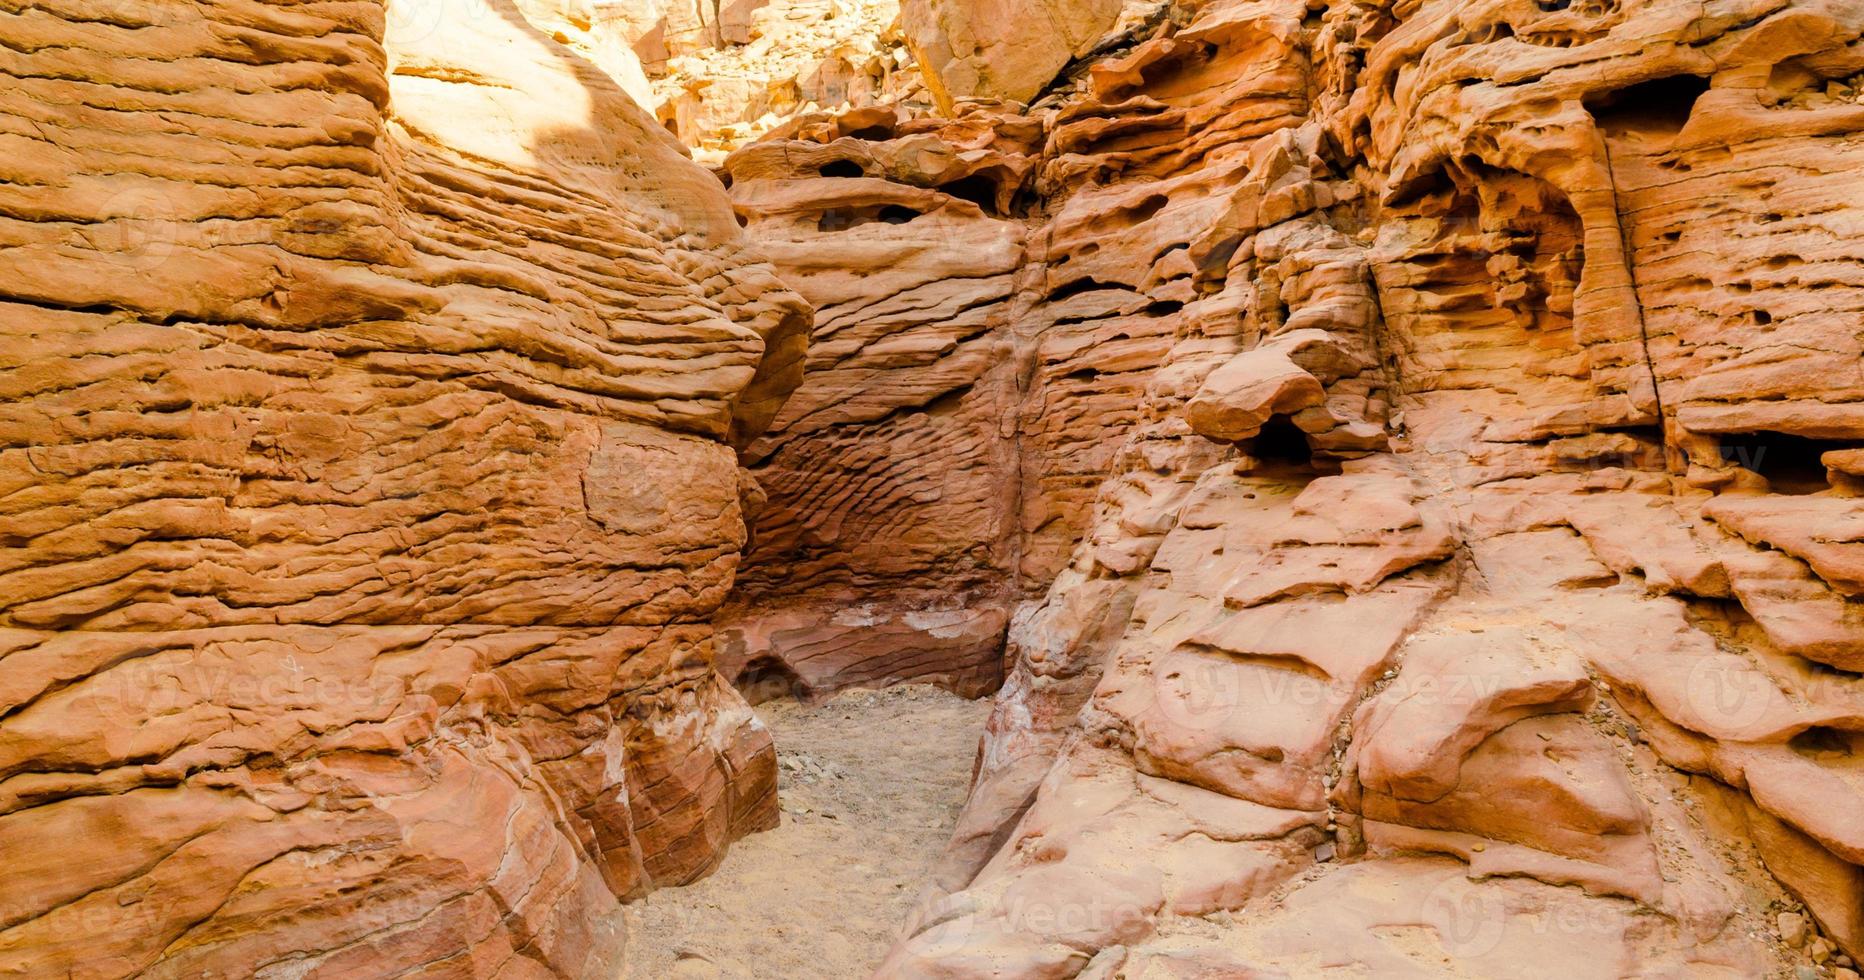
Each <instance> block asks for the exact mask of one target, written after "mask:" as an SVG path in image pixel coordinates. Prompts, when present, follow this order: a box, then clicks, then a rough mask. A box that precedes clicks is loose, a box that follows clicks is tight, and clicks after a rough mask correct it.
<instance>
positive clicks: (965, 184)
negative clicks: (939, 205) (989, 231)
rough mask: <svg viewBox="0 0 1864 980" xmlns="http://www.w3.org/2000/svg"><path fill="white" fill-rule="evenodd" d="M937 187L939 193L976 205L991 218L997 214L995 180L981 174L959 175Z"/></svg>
mask: <svg viewBox="0 0 1864 980" xmlns="http://www.w3.org/2000/svg"><path fill="white" fill-rule="evenodd" d="M938 189H939V191H940V192H941V193H945V194H950V195H951V196H952V197H955V198H958V199H959V200H961V201H969V202H971V203H972V204H975V205H977V206H978V207H979V208H981V209H982V210H983V212H984V213H985V214H987V215H990V216H991V217H993V218H994V217H996V216H997V182H996V181H994V180H991V179H990V178H989V177H986V176H984V175H983V174H972V175H971V176H969V177H960V178H958V179H957V180H954V181H951V182H950V183H945V184H940V185H939V186H938Z"/></svg>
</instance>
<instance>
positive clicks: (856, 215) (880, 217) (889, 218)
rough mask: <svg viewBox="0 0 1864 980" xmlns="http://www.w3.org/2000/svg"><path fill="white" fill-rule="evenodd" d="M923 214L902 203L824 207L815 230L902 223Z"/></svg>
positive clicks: (843, 229)
mask: <svg viewBox="0 0 1864 980" xmlns="http://www.w3.org/2000/svg"><path fill="white" fill-rule="evenodd" d="M923 214H925V212H924V211H919V210H916V209H914V208H909V207H906V206H905V205H902V204H884V205H881V206H880V207H877V208H875V207H865V208H824V209H823V210H822V215H821V217H819V218H817V219H816V230H817V231H846V230H848V229H849V228H853V227H855V226H857V225H865V224H872V223H873V222H876V221H878V222H881V223H883V224H889V225H903V224H906V223H907V222H909V221H912V220H913V219H914V218H918V217H920V216H921V215H923Z"/></svg>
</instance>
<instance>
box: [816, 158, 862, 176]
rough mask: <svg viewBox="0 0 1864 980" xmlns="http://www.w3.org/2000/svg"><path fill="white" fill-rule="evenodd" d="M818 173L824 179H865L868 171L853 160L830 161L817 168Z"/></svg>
mask: <svg viewBox="0 0 1864 980" xmlns="http://www.w3.org/2000/svg"><path fill="white" fill-rule="evenodd" d="M816 173H818V174H820V175H822V176H824V177H865V176H867V171H866V170H864V169H862V167H861V165H860V164H858V163H855V162H854V161H853V160H830V161H829V162H827V163H825V164H823V165H821V166H820V167H817V168H816Z"/></svg>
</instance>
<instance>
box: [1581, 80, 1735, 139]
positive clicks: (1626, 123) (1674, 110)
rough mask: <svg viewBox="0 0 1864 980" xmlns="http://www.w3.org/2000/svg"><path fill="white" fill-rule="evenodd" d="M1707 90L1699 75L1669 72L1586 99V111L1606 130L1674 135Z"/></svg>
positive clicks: (1705, 83)
mask: <svg viewBox="0 0 1864 980" xmlns="http://www.w3.org/2000/svg"><path fill="white" fill-rule="evenodd" d="M1708 90H1709V80H1708V79H1707V78H1704V77H1703V76H1701V75H1670V76H1668V77H1665V78H1657V79H1652V80H1651V81H1648V82H1639V83H1637V84H1636V85H1627V86H1625V87H1624V88H1620V89H1612V90H1611V91H1609V92H1597V93H1594V94H1592V95H1589V96H1587V97H1586V99H1585V106H1586V111H1587V112H1590V113H1592V119H1593V121H1594V122H1596V123H1598V126H1599V128H1600V129H1603V130H1605V131H1606V132H1608V133H1629V132H1639V133H1648V134H1653V135H1660V136H1669V135H1674V134H1676V133H1679V132H1681V131H1682V129H1683V127H1684V126H1685V125H1687V124H1688V123H1689V117H1690V114H1691V113H1693V112H1694V111H1695V109H1696V100H1697V99H1700V98H1702V95H1703V93H1705V92H1707V91H1708Z"/></svg>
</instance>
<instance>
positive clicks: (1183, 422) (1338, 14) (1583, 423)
mask: <svg viewBox="0 0 1864 980" xmlns="http://www.w3.org/2000/svg"><path fill="white" fill-rule="evenodd" d="M957 6H958V7H962V6H963V5H957ZM986 6H987V5H976V4H973V5H971V6H969V7H963V9H962V12H963V13H965V14H966V15H968V19H967V21H966V23H967V24H968V25H969V27H968V28H967V29H969V30H989V31H994V32H996V33H997V34H999V35H1002V36H1009V35H1011V34H1013V33H1015V34H1019V35H1020V34H1021V33H1023V28H1024V26H1025V25H1024V24H1022V23H1020V22H1017V21H1015V20H1014V19H1010V18H995V17H994V16H993V15H991V13H990V12H989V11H987V10H986ZM992 9H994V8H992ZM1147 23H1150V24H1152V25H1153V26H1150V27H1144V28H1143V29H1141V30H1137V31H1136V32H1135V34H1134V36H1133V37H1132V38H1131V39H1129V40H1128V41H1125V42H1117V43H1112V44H1108V45H1104V46H1103V50H1102V53H1100V54H1097V55H1095V56H1093V57H1092V58H1090V59H1089V60H1088V61H1086V62H1085V63H1077V64H1076V65H1075V66H1074V67H1073V68H1071V69H1069V72H1068V73H1067V74H1066V75H1065V76H1063V77H1060V78H1056V77H1055V76H1054V71H1055V69H1043V71H1045V72H1047V73H1048V74H1047V75H1045V76H1044V77H1042V78H1041V79H1040V81H1039V83H1038V84H1037V85H1036V86H1035V87H1034V88H1033V89H1030V90H1029V94H1028V95H1022V96H1015V95H1012V96H1011V97H1012V98H1028V97H1030V95H1033V94H1034V93H1036V92H1039V91H1042V90H1043V89H1044V88H1045V87H1046V88H1047V90H1048V94H1046V95H1043V96H1041V97H1040V98H1039V99H1038V100H1037V101H1036V102H1035V103H1034V104H1033V105H1031V106H1027V107H1024V106H1016V105H1004V104H994V105H993V104H985V103H970V104H966V103H964V102H963V100H962V99H958V98H954V99H953V104H954V106H955V110H954V113H953V114H951V115H948V116H947V117H943V118H921V117H916V116H913V115H911V114H909V113H904V112H902V113H898V114H894V113H888V114H887V115H886V116H885V117H884V118H883V117H881V116H879V115H877V114H874V113H867V114H862V113H849V114H844V115H842V116H840V117H836V118H810V119H804V120H799V121H797V122H796V123H794V124H792V125H790V126H787V127H783V128H780V129H778V130H777V131H775V132H773V133H772V134H771V135H770V136H769V137H767V138H766V140H765V141H764V142H762V143H758V144H753V145H752V146H750V147H748V148H746V149H743V150H740V151H739V152H738V153H737V154H736V155H734V157H732V158H731V160H729V161H728V162H727V165H726V170H727V172H728V173H729V175H730V176H731V178H732V186H731V192H732V196H733V200H734V202H735V204H736V206H737V210H738V213H739V216H740V218H741V219H742V220H744V221H745V223H746V225H747V228H748V230H749V231H750V233H751V234H752V236H753V237H754V238H756V239H757V240H759V241H760V242H764V243H767V244H768V246H769V247H770V248H771V250H772V253H773V258H774V260H775V261H776V263H777V265H778V267H779V269H780V270H781V271H782V274H783V275H785V276H786V277H787V278H788V279H789V280H790V281H792V282H793V283H794V284H795V285H796V287H797V288H798V290H799V291H801V292H803V293H804V294H805V295H807V296H808V297H809V298H810V299H811V300H812V302H814V303H815V304H816V305H817V306H818V307H819V308H820V309H821V310H822V311H823V315H822V317H821V318H819V319H818V321H817V326H816V329H815V338H814V346H813V347H812V349H811V353H810V355H809V370H808V371H807V372H806V374H805V380H804V382H803V385H802V387H801V388H800V389H799V390H798V392H797V394H796V396H795V397H794V398H793V399H792V400H791V401H790V403H789V404H788V405H786V406H785V408H784V409H783V410H782V411H781V412H779V413H778V416H777V417H776V419H775V420H774V422H773V424H772V425H771V426H770V428H769V429H768V430H766V431H765V433H764V434H763V435H762V437H761V438H760V439H759V440H756V441H754V442H752V443H750V444H749V445H748V448H747V454H746V463H747V465H748V466H749V467H750V469H751V471H752V472H753V473H754V474H756V476H757V479H758V481H759V483H760V485H761V492H760V493H759V495H758V499H759V501H760V502H761V506H762V509H761V511H760V512H759V514H758V515H757V517H756V518H755V520H754V522H753V523H754V527H755V529H756V530H755V534H754V537H755V540H754V542H753V545H752V553H753V556H754V557H753V559H752V562H751V571H750V572H749V573H748V578H747V587H748V588H747V592H746V593H745V594H744V596H745V598H746V599H747V603H746V605H744V606H742V607H739V606H737V605H736V604H735V603H734V606H733V607H732V609H731V610H730V611H729V616H728V619H727V622H728V623H729V624H730V625H729V626H728V629H729V630H731V632H730V633H729V634H728V635H729V636H730V640H729V642H728V646H730V647H731V649H732V650H733V653H732V654H731V655H730V657H729V658H728V659H729V660H730V661H731V669H733V670H738V669H740V665H741V664H745V663H748V664H750V665H751V670H750V673H751V675H752V679H753V680H756V681H764V680H769V679H771V678H777V679H779V680H781V681H783V682H784V683H787V684H791V685H795V684H797V683H799V682H800V683H801V685H802V686H803V687H805V688H810V689H814V688H816V687H819V686H823V685H827V686H833V684H834V683H836V681H835V678H836V677H838V676H855V675H857V674H859V672H860V671H862V670H869V669H872V670H875V671H876V672H877V673H878V674H880V675H884V676H895V675H898V674H911V673H914V672H919V673H924V674H932V675H940V674H941V673H942V674H943V675H946V676H947V677H949V676H960V675H962V676H973V675H975V674H976V673H977V672H979V671H982V670H983V669H984V664H985V661H984V659H983V657H982V655H981V654H977V655H974V654H972V653H970V652H969V651H970V650H972V649H973V648H972V647H971V646H969V645H968V644H969V643H970V642H971V641H970V640H969V639H968V638H960V637H958V636H957V634H956V633H955V632H953V633H952V634H951V636H949V637H948V638H947V639H946V640H945V641H944V642H945V644H946V645H945V647H944V649H945V651H946V652H945V653H943V654H937V655H934V654H933V653H930V652H928V651H929V650H930V649H931V647H930V646H929V645H928V644H929V643H930V641H927V640H925V639H923V638H924V637H927V636H931V635H933V630H932V629H931V628H930V625H929V624H932V623H934V622H936V623H937V624H939V626H938V628H940V629H945V630H947V631H953V630H954V627H951V626H950V625H949V624H950V623H952V622H953V621H954V620H956V619H958V618H960V617H958V615H957V612H955V611H968V612H971V613H973V614H974V615H973V616H972V617H971V620H970V621H971V622H977V623H980V628H981V626H991V627H994V626H995V624H996V623H997V622H998V621H999V620H1001V621H1003V622H1006V623H1007V627H1006V628H1005V637H1006V643H1007V651H1006V654H1005V661H1004V663H1005V675H1004V681H1003V683H1004V687H1003V690H1002V692H1001V693H1000V694H999V695H998V697H997V702H996V710H995V713H994V715H993V717H992V719H991V721H990V724H989V729H988V731H987V733H986V734H985V737H984V740H983V744H982V746H981V748H980V752H979V773H978V778H977V781H976V783H975V785H974V787H973V791H972V796H971V800H970V803H969V805H968V808H967V810H966V813H965V815H964V817H963V818H962V822H961V826H960V830H959V833H958V835H957V838H956V839H955V840H954V842H953V846H952V849H951V852H950V854H949V855H948V857H947V860H946V862H945V864H944V866H943V868H942V870H941V874H940V878H939V881H938V882H937V886H938V887H937V889H936V892H935V894H934V895H933V896H932V900H931V901H930V902H928V904H927V906H926V907H925V909H924V910H923V911H922V913H921V914H920V916H919V917H918V919H917V921H916V922H915V923H914V924H913V926H912V928H911V930H910V931H909V935H908V938H907V939H906V940H905V941H903V942H902V943H901V944H900V946H899V947H898V948H896V949H895V950H894V952H893V954H892V956H891V957H890V958H889V960H888V963H887V965H886V966H885V967H884V968H883V970H882V974H883V975H887V976H961V975H965V976H968V975H992V976H1005V977H1071V976H1093V977H1111V976H1121V975H1124V976H1176V975H1208V976H1248V975H1257V974H1260V975H1270V976H1278V975H1283V973H1287V974H1290V975H1299V974H1300V973H1301V971H1302V970H1305V969H1308V968H1310V967H1313V966H1314V965H1315V964H1322V965H1325V966H1327V967H1328V968H1336V969H1340V970H1346V971H1353V970H1358V971H1361V972H1370V973H1371V974H1373V975H1412V974H1415V975H1438V974H1440V973H1441V972H1444V971H1446V970H1447V971H1457V970H1460V971H1462V972H1463V973H1466V974H1469V975H1482V976H1506V975H1554V974H1558V975H1562V976H1565V975H1573V976H1593V975H1598V976H1621V975H1626V974H1628V973H1635V972H1638V971H1640V970H1641V971H1644V972H1647V973H1661V972H1665V971H1671V972H1679V973H1690V974H1703V975H1715V974H1716V972H1717V971H1721V972H1723V973H1726V974H1727V975H1741V976H1748V975H1760V974H1764V973H1767V972H1768V971H1770V970H1776V969H1779V970H1786V971H1791V970H1792V969H1794V968H1796V966H1807V967H1808V968H1813V967H1814V966H1815V964H1823V965H1825V967H1827V968H1829V965H1830V964H1831V963H1832V962H1834V959H1833V957H1835V956H1837V955H1840V954H1841V952H1842V953H1845V954H1848V955H1851V956H1856V955H1858V954H1859V953H1860V952H1864V876H1861V874H1860V871H1859V866H1860V864H1864V825H1860V824H1859V823H1858V821H1857V819H1856V818H1855V816H1854V815H1855V814H1857V813H1860V812H1864V782H1861V781H1860V779H1859V776H1858V773H1857V771H1856V768H1857V767H1856V765H1855V764H1854V762H1853V759H1854V758H1855V753H1856V747H1857V746H1858V744H1859V738H1860V732H1864V720H1860V719H1864V712H1861V711H1860V705H1864V683H1860V681H1859V678H1858V674H1857V672H1858V671H1859V670H1860V669H1861V667H1864V593H1861V592H1860V587H1861V586H1864V582H1861V581H1860V579H1861V578H1864V574H1861V571H1860V565H1859V561H1860V555H1864V504H1861V503H1860V499H1861V498H1860V497H1859V492H1860V490H1861V489H1864V483H1861V482H1860V478H1861V474H1860V470H1861V469H1864V466H1861V465H1860V462H1859V460H1860V459H1864V454H1861V451H1864V373H1861V372H1864V334H1861V333H1860V332H1859V323H1860V320H1859V316H1860V313H1859V311H1860V309H1864V252H1860V246H1859V244H1858V240H1857V236H1856V235H1854V234H1852V233H1851V230H1852V229H1853V228H1854V227H1855V226H1856V225H1857V223H1858V222H1859V220H1860V219H1861V218H1864V199H1860V198H1859V197H1858V195H1857V194H1856V192H1855V188H1856V187H1857V186H1858V185H1859V182H1860V180H1864V161H1860V160H1859V159H1858V157H1857V153H1856V147H1857V145H1858V141H1859V134H1860V133H1864V99H1861V98H1860V94H1859V92H1860V77H1861V76H1860V72H1864V43H1861V42H1860V36H1861V35H1864V14H1860V13H1859V12H1858V11H1857V10H1855V9H1852V8H1851V7H1847V6H1844V5H1832V4H1819V3H1762V4H1743V3H1731V4H1723V5H1719V6H1717V5H1713V4H1712V5H1710V6H1709V7H1706V8H1705V7H1703V6H1701V5H1700V4H1674V3H1667V2H1644V3H1628V2H1627V3H1622V4H1621V3H1608V4H1598V3H1579V2H1575V3H1570V4H1569V3H1564V2H1559V3H1540V4H1534V3H1526V4H1523V3H1512V2H1497V3H1477V4H1470V3H1456V2H1448V0H1444V2H1436V0H1429V2H1423V3H1409V4H1386V3H1375V2H1366V3H1337V4H1323V5H1320V6H1318V7H1315V8H1312V9H1310V7H1309V5H1305V4H1301V3H1282V2H1277V0H1258V2H1225V0H1212V2H1207V3H1202V4H1184V5H1179V6H1175V7H1173V8H1171V9H1170V10H1168V11H1166V12H1164V13H1163V14H1162V15H1161V16H1159V17H1158V18H1156V19H1154V20H1152V21H1148V22H1147ZM967 43H968V42H967ZM979 47H980V50H983V49H986V48H987V46H979ZM920 51H921V55H922V65H921V68H922V71H924V72H925V73H926V75H927V77H928V78H931V77H932V76H933V75H935V74H937V73H938V72H939V71H941V70H943V69H946V68H950V67H951V66H952V65H956V64H958V63H959V62H960V61H962V60H963V59H962V57H961V56H959V55H958V54H955V53H954V54H952V55H950V56H948V58H947V59H946V60H945V61H940V60H939V57H941V56H928V55H926V54H925V49H924V48H923V47H922V48H920ZM954 70H964V71H968V70H969V69H968V68H964V69H954ZM1038 74H1041V73H1040V72H1038ZM978 94H985V95H992V96H997V97H1001V96H1002V95H1004V94H1005V93H1002V92H995V93H978ZM979 176H981V177H983V178H984V179H982V180H974V179H972V178H974V177H979ZM990 351H994V353H991V352H990ZM1070 386H1073V387H1070ZM1058 447H1061V448H1058ZM1065 447H1076V448H1077V449H1078V450H1079V451H1076V452H1069V451H1067V449H1066V448H1065ZM1044 474H1055V475H1057V476H1058V477H1062V478H1058V479H1056V480H1054V481H1053V482H1049V483H1044V482H1042V481H1043V476H1044ZM993 493H994V496H993ZM931 528H937V529H938V530H937V531H936V533H931V534H928V535H927V536H926V538H925V539H924V540H923V542H921V541H920V540H919V539H916V538H915V537H914V535H915V533H916V532H919V531H922V530H926V529H931ZM1067 542H1072V543H1071V544H1068V543H1067ZM977 544H982V545H984V547H983V548H981V549H975V550H967V549H969V548H970V547H971V546H972V545H977ZM1067 548H1072V552H1071V554H1069V555H1067V556H1066V557H1064V556H1063V555H1062V551H1063V550H1064V549H1067ZM758 556H762V557H761V558H760V557H758ZM1051 579H1052V582H1051V581H1050V580H1051ZM979 580H985V581H993V582H996V583H1000V588H999V590H998V591H995V592H988V593H987V594H986V593H985V592H966V591H964V588H963V587H962V583H969V582H974V581H979ZM1045 584H1046V587H1047V592H1046V595H1045V596H1043V597H1041V598H1040V599H1038V600H1036V601H1032V602H1023V601H1021V597H1022V596H1024V595H1027V594H1029V592H1030V591H1033V590H1038V589H1042V588H1044V587H1045ZM928 586H933V587H928ZM751 589H761V590H763V591H762V592H761V593H758V594H761V595H763V596H764V597H765V599H763V600H759V601H755V602H752V601H749V596H750V595H752V594H753V592H752V591H750V590H751ZM914 589H919V590H921V591H919V592H914V591H913V590H914ZM812 604H814V605H812ZM779 608H789V609H798V610H800V609H819V610H820V611H817V612H795V613H792V614H789V618H787V619H786V618H781V617H777V616H776V615H775V613H774V611H775V610H777V609H779ZM909 613H910V614H912V615H917V616H922V617H928V618H924V619H921V620H920V624H921V625H918V626H913V627H912V628H911V629H909V628H908V627H907V625H906V624H908V623H909V622H910V620H909V615H908V614H909ZM934 613H938V614H939V615H942V616H944V617H945V618H943V619H938V620H936V621H935V620H934V619H932V618H930V617H931V616H932V615H933V614H934ZM889 657H892V658H894V659H893V662H892V663H891V664H888V663H887V662H886V661H887V658H889ZM759 658H763V659H762V660H760V659H759ZM941 658H943V659H941ZM973 664H975V665H977V666H976V667H975V668H973V667H972V666H971V665H973ZM966 671H972V674H965V672H966ZM1782 911H1787V912H1803V913H1804V914H1805V915H1806V916H1807V918H1808V919H1809V921H1811V922H1813V923H1814V924H1815V926H1816V930H1815V932H1816V934H1815V935H1813V936H1811V937H1807V936H1803V935H1802V936H1796V938H1795V935H1796V934H1793V931H1792V930H1787V934H1786V935H1782V934H1781V930H1780V927H1779V926H1778V923H1777V922H1776V913H1779V912H1782ZM1226 912H1233V913H1235V916H1236V917H1235V920H1234V922H1235V924H1233V925H1232V924H1229V923H1230V920H1229V919H1227V918H1226V917H1225V916H1224V914H1223V913H1226ZM1213 914H1214V915H1215V916H1216V918H1214V919H1213V918H1211V916H1212V915H1213ZM1524 964H1532V966H1531V967H1529V966H1525V965H1524ZM1511 971H1513V972H1512V973H1511Z"/></svg>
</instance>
